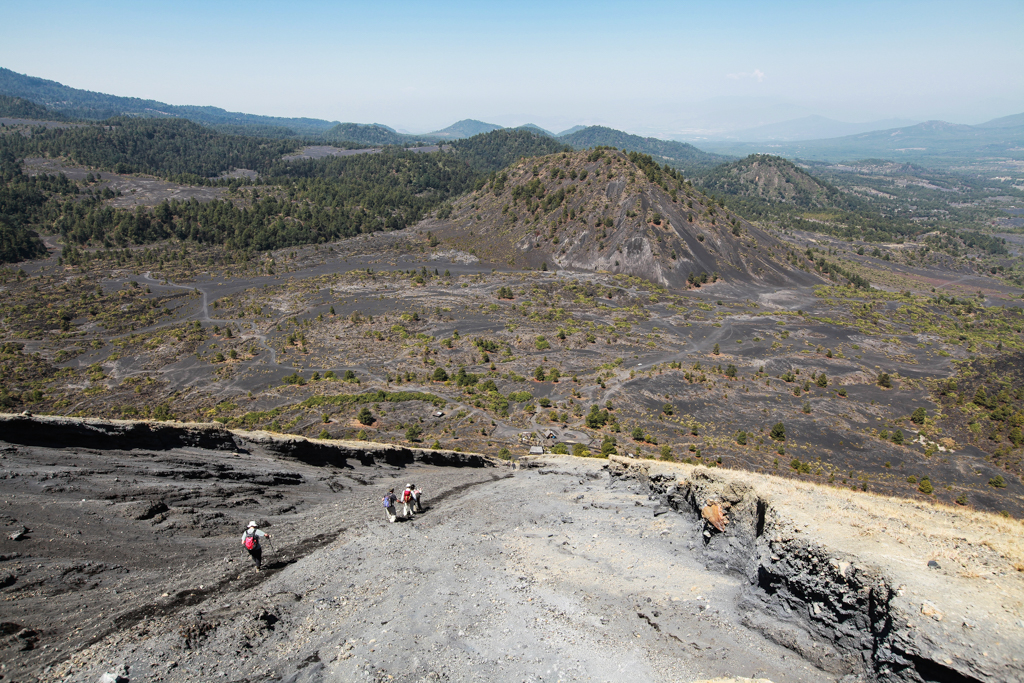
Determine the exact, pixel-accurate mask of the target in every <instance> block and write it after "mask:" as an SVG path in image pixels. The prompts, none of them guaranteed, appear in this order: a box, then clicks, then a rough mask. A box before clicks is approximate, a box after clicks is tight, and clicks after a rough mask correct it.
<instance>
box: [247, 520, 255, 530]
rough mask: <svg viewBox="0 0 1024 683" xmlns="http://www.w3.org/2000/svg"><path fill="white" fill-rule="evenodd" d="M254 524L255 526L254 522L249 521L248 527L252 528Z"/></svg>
mask: <svg viewBox="0 0 1024 683" xmlns="http://www.w3.org/2000/svg"><path fill="white" fill-rule="evenodd" d="M254 526H256V522H249V526H248V528H249V529H252V528H253V527H254Z"/></svg>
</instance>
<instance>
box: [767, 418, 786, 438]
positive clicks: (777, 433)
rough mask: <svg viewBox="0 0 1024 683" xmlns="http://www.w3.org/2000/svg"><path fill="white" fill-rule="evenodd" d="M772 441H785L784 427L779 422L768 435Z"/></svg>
mask: <svg viewBox="0 0 1024 683" xmlns="http://www.w3.org/2000/svg"><path fill="white" fill-rule="evenodd" d="M769 436H771V438H772V440H774V441H785V440H786V425H784V424H782V423H781V422H776V423H775V426H774V427H772V431H771V433H770V435H769Z"/></svg>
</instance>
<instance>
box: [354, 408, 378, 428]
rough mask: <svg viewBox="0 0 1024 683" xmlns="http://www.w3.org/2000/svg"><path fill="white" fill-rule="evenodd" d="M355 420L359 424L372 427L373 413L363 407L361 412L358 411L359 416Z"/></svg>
mask: <svg viewBox="0 0 1024 683" xmlns="http://www.w3.org/2000/svg"><path fill="white" fill-rule="evenodd" d="M356 419H357V420H359V423H360V424H364V425H372V424H373V422H374V419H375V418H374V417H373V413H371V412H370V409H369V408H368V407H366V406H363V408H362V410H360V411H359V414H358V415H357V416H356Z"/></svg>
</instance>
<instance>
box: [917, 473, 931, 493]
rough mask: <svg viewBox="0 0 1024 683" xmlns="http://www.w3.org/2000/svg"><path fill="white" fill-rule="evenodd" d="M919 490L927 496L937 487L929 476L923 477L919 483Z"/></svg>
mask: <svg viewBox="0 0 1024 683" xmlns="http://www.w3.org/2000/svg"><path fill="white" fill-rule="evenodd" d="M917 490H918V491H920V492H921V493H923V494H925V495H926V496H930V495H931V494H932V491H934V490H935V487H934V486H932V482H931V481H930V480H929V479H928V477H922V478H921V483H920V484H918V485H917Z"/></svg>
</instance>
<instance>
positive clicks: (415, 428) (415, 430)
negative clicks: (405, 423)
mask: <svg viewBox="0 0 1024 683" xmlns="http://www.w3.org/2000/svg"><path fill="white" fill-rule="evenodd" d="M422 434H423V427H420V426H419V425H418V424H412V425H409V428H408V429H406V430H405V438H406V439H408V440H409V441H412V442H416V441H419V440H420V436H421V435H422Z"/></svg>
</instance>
